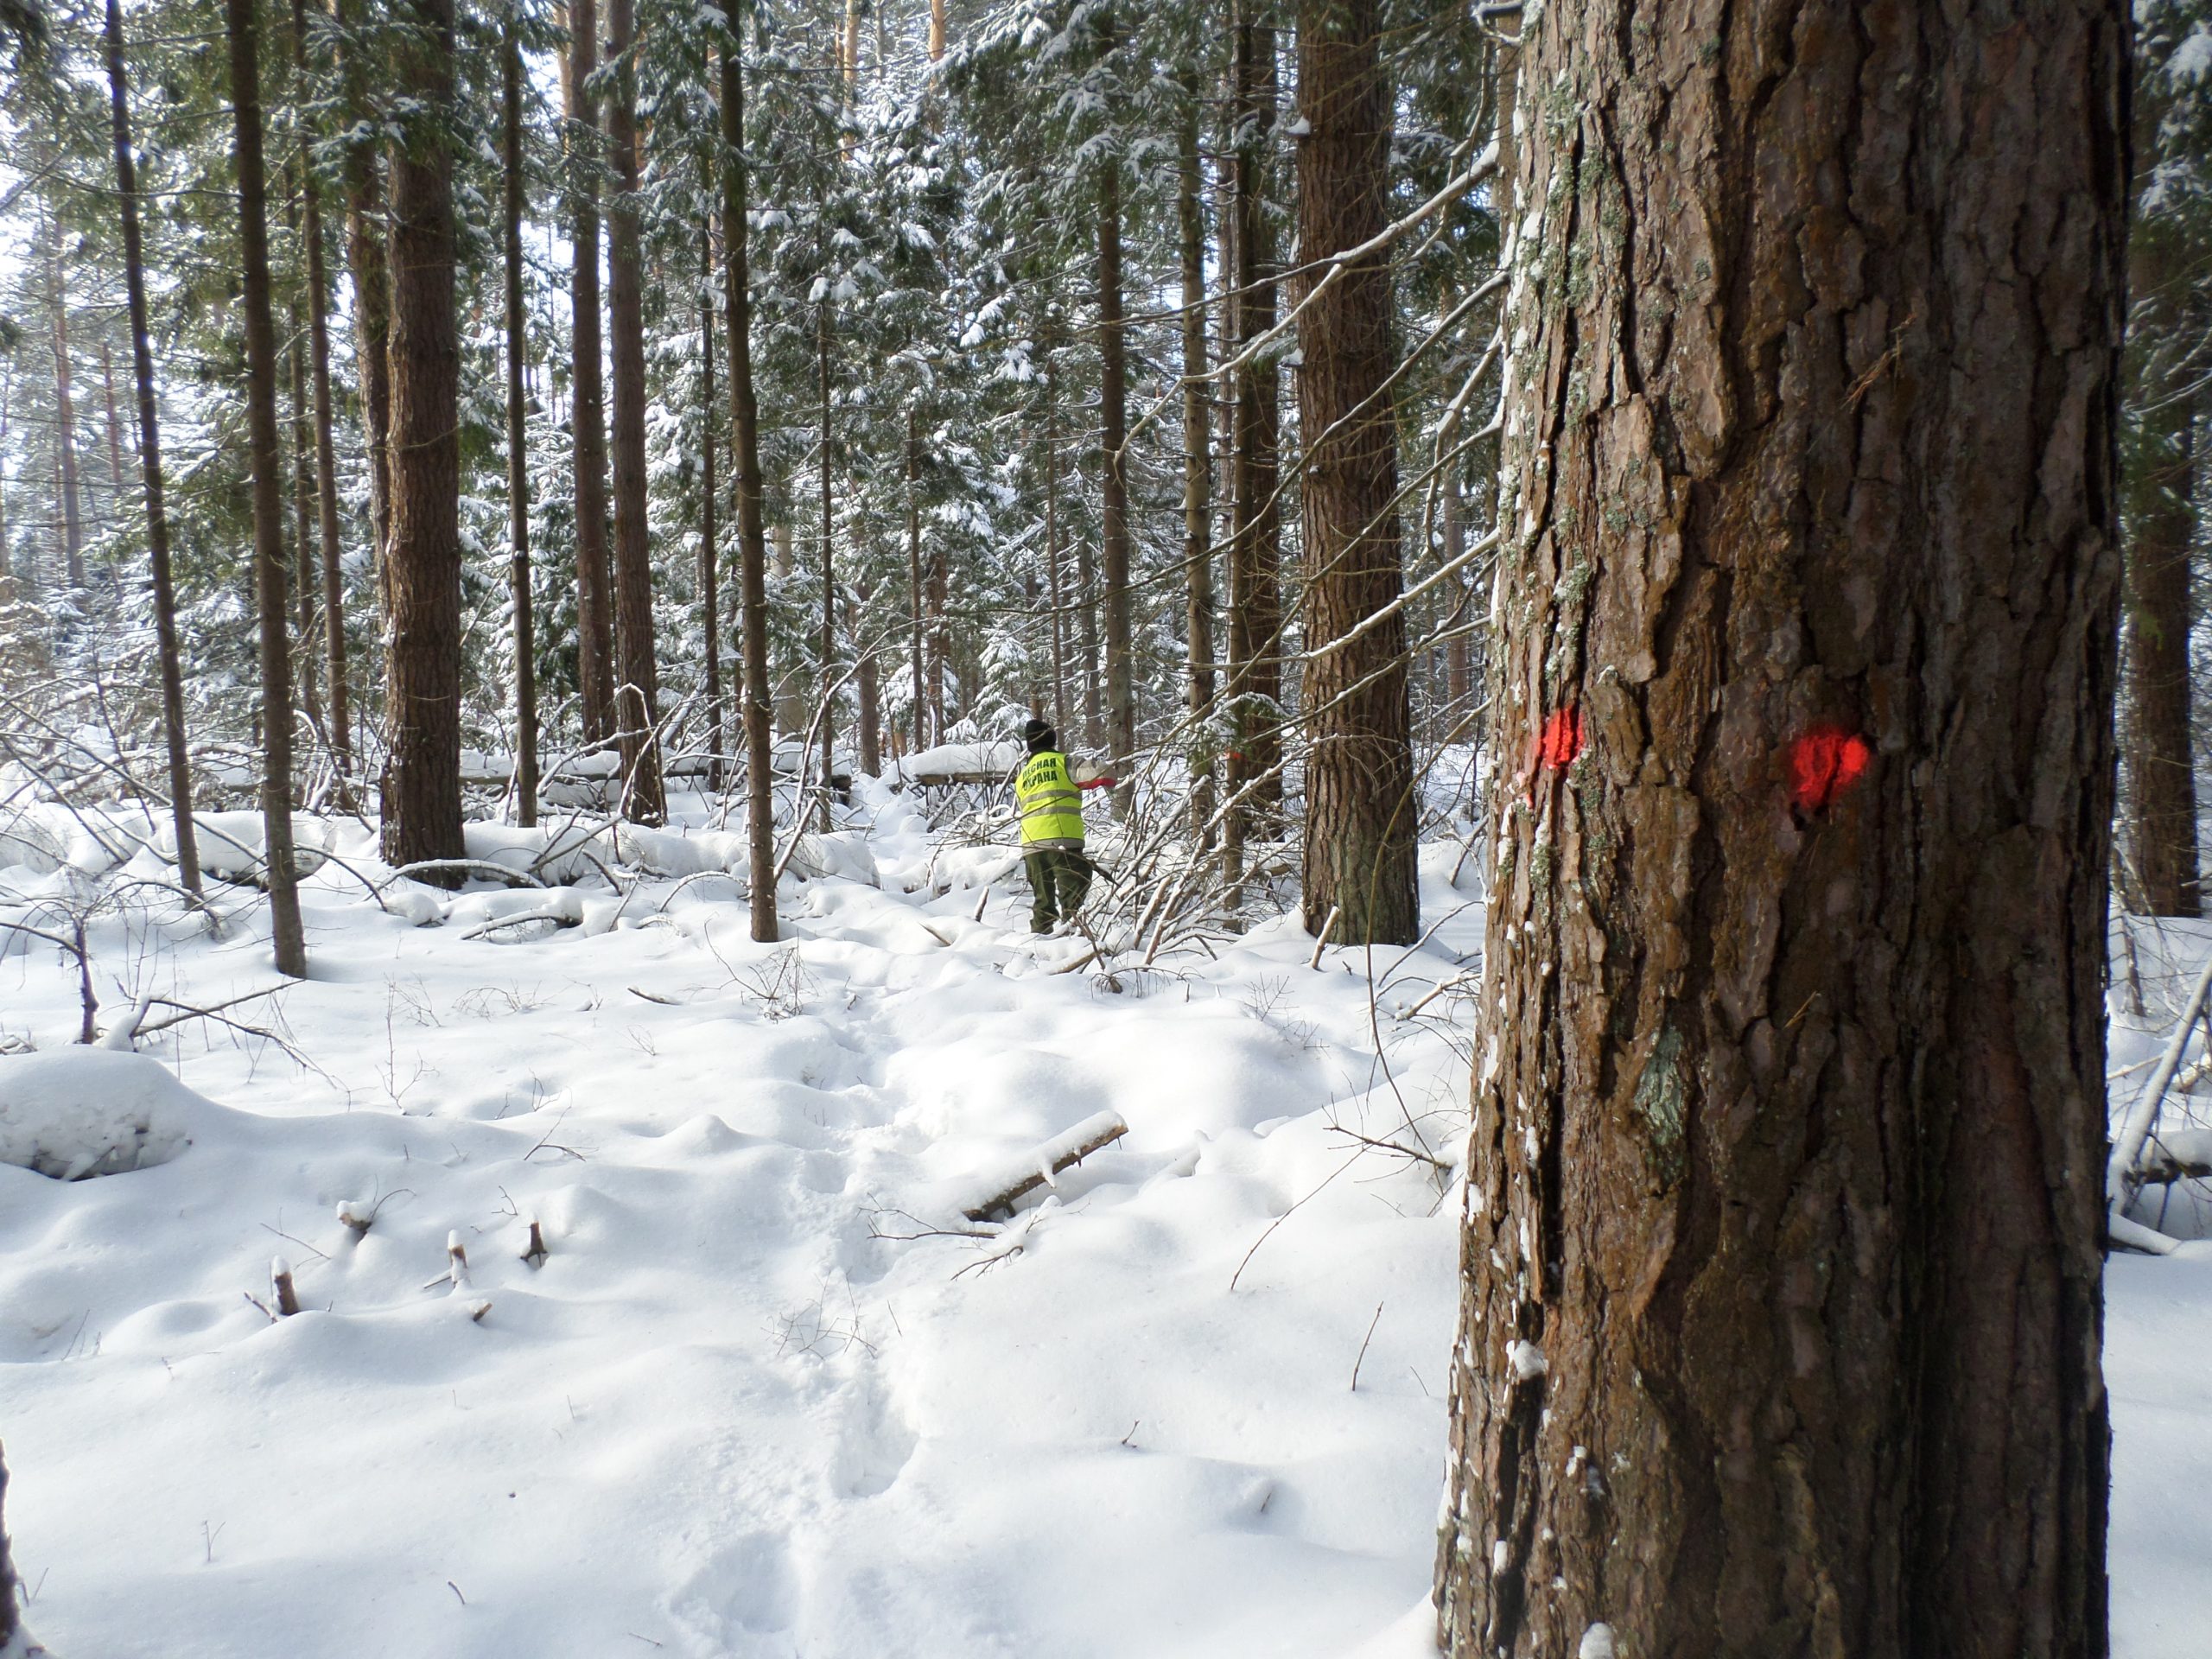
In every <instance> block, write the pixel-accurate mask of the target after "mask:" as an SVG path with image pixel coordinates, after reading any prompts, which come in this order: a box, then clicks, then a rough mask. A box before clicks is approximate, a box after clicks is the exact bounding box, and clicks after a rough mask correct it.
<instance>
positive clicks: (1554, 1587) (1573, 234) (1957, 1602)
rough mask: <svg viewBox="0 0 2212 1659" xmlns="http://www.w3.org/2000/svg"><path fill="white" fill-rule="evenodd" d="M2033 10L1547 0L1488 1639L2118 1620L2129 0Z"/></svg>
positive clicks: (2071, 1641)
mask: <svg viewBox="0 0 2212 1659" xmlns="http://www.w3.org/2000/svg"><path fill="white" fill-rule="evenodd" d="M1992 10H1994V9H1975V8H1970V7H1967V8H1954V9H1953V10H1952V11H1951V12H1949V13H1948V14H1947V15H1946V17H1945V19H1944V21H1943V22H1942V25H1941V26H1940V27H1939V26H1938V25H1937V23H1936V22H1935V21H1934V20H1933V17H1932V14H1923V12H1922V11H1921V10H1918V9H1916V8H1910V7H1905V8H1896V9H1889V10H1884V9H1880V8H1847V7H1844V6H1840V5H1834V4H1822V5H1815V6H1812V7H1805V6H1802V5H1791V6H1789V7H1784V6H1782V5H1780V4H1778V3H1765V0H1763V3H1757V4H1752V5H1749V6H1737V7H1733V8H1730V7H1726V6H1722V5H1720V4H1718V3H1707V4H1702V5H1700V6H1699V7H1697V8H1695V9H1694V14H1693V15H1687V16H1683V17H1682V18H1681V19H1680V20H1678V21H1677V22H1674V23H1672V24H1670V25H1669V27H1667V28H1664V29H1650V28H1649V27H1646V26H1645V24H1646V19H1645V16H1644V13H1645V9H1644V8H1643V7H1642V6H1640V5H1638V4H1637V3H1635V0H1590V3H1586V4H1583V5H1580V6H1573V7H1554V8H1548V9H1547V10H1546V11H1545V12H1544V13H1543V15H1542V16H1541V18H1539V19H1532V21H1531V22H1530V24H1529V29H1528V31H1527V35H1526V38H1525V43H1524V48H1523V58H1524V69H1525V78H1524V82H1523V87H1524V96H1523V98H1522V110H1523V111H1524V115H1526V116H1527V117H1528V118H1527V119H1525V120H1524V121H1523V123H1522V150H1521V154H1520V156H1519V157H1518V163H1517V166H1518V174H1519V177H1518V181H1517V192H1516V194H1517V196H1518V199H1519V200H1521V201H1522V202H1523V203H1526V204H1528V205H1529V208H1530V209H1531V210H1532V211H1531V213H1530V219H1529V222H1528V223H1527V225H1526V226H1525V230H1526V233H1527V234H1528V236H1529V242H1527V243H1526V244H1524V245H1522V248H1521V249H1520V250H1519V252H1518V256H1517V257H1518V262H1519V265H1520V270H1521V271H1522V277H1521V279H1520V281H1519V282H1517V283H1516V290H1515V301H1514V313H1515V314H1514V315H1512V316H1511V317H1510V319H1509V337H1510V338H1512V339H1515V340H1522V341H1525V342H1527V344H1526V346H1525V347H1524V348H1523V349H1522V350H1520V351H1519V352H1518V353H1516V375H1515V378H1514V381H1513V383H1512V384H1511V385H1510V387H1509V389H1508V392H1507V397H1508V399H1509V408H1508V411H1507V420H1506V426H1505V429H1506V431H1507V432H1508V433H1509V434H1510V438H1509V440H1508V454H1507V463H1508V472H1507V480H1508V484H1507V489H1508V493H1507V494H1506V495H1505V497H1504V498H1503V499H1502V501H1501V503H1500V507H1499V517H1500V521H1501V522H1503V523H1505V524H1510V525H1512V526H1514V527H1515V528H1516V534H1515V536H1514V537H1512V538H1511V539H1510V540H1509V541H1508V542H1507V543H1505V544H1504V546H1503V549H1502V550H1501V552H1500V567H1501V568H1500V586H1499V591H1498V595H1497V614H1498V616H1499V617H1500V618H1501V619H1502V623H1503V627H1502V637H1501V639H1499V641H1498V644H1497V647H1496V655H1495V659H1494V662H1495V665H1494V668H1493V671H1492V696H1493V702H1492V708H1493V710H1494V713H1493V716H1492V718H1493V721H1494V722H1495V724H1494V726H1493V728H1492V729H1493V731H1494V733H1495V738H1494V742H1495V745H1496V753H1497V755H1498V757H1499V766H1498V771H1497V775H1496V781H1495V783H1494V784H1493V785H1492V794H1491V810H1492V812H1493V813H1494V814H1495V820H1494V825H1493V840H1492V847H1493V852H1494V859H1495V877H1494V882H1493V892H1492V897H1491V911H1490V921H1489V934H1488V941H1487V969H1488V971H1487V978H1486V983H1485V988H1484V997H1483V1000H1482V1010H1481V1014H1480V1020H1481V1029H1480V1031H1479V1033H1478V1036H1477V1043H1476V1052H1477V1053H1478V1055H1479V1056H1480V1057H1481V1058H1480V1061H1479V1064H1478V1069H1477V1080H1476V1085H1475V1090H1474V1101H1473V1108H1474V1131H1473V1137H1472V1143H1471V1148H1470V1153H1469V1160H1468V1180H1467V1188H1466V1208H1465V1243H1464V1251H1463V1255H1462V1258H1461V1259H1462V1263H1463V1273H1464V1286H1463V1288H1464V1299H1463V1303H1462V1309H1463V1312H1462V1323H1461V1331H1460V1340H1459V1343H1458V1344H1456V1345H1455V1350H1454V1352H1455V1363H1454V1367H1453V1376H1452V1449H1453V1456H1452V1469H1451V1492H1450V1498H1449V1503H1448V1505H1447V1510H1446V1522H1445V1527H1444V1530H1443V1536H1442V1540H1441V1548H1440V1557H1439V1582H1438V1592H1439V1599H1440V1616H1441V1625H1442V1634H1443V1635H1444V1637H1446V1642H1447V1644H1448V1645H1449V1647H1450V1648H1451V1650H1452V1652H1453V1653H1455V1654H1462V1655H1470V1656H1471V1655H1478V1654H1479V1655H1482V1656H1484V1659H1488V1656H1491V1655H1494V1654H1497V1653H1505V1654H1510V1655H1514V1656H1521V1655H1530V1656H1535V1655H1541V1656H1558V1659H1570V1656H1574V1655H1576V1654H1577V1653H1578V1652H1580V1653H1581V1654H1584V1655H1587V1654H1589V1653H1591V1652H1592V1651H1593V1649H1597V1650H1603V1651H1607V1652H1613V1653H1619V1654H1624V1655H1635V1656H1637V1659H1644V1656H1651V1659H1659V1656H1679V1659H1691V1656H1696V1659H1707V1656H1732V1655H1746V1656H1748V1655H1754V1654H1757V1655H1783V1654H1786V1655H1808V1656H1812V1655H1819V1656H1827V1655H1834V1656H1846V1655H1849V1656H1862V1655H1863V1656H1870V1659H1873V1656H1885V1659H1886V1656H1905V1655H1913V1656H1931V1659H1932V1656H1937V1655H1941V1656H1943V1659H2000V1656H2001V1659H2059V1656H2065V1659H2078V1656H2097V1655H2101V1653H2103V1652H2104V1651H2105V1646H2106V1639H2105V1574H2104V1541H2105V1505H2106V1490H2107V1473H2106V1471H2107V1427H2106V1415H2105V1403H2104V1395H2103V1389H2102V1385H2101V1377H2100V1375H2099V1364H2098V1341H2099V1332H2100V1325H2101V1300H2100V1289H2099V1283H2100V1279H2099V1273H2100V1265H2101V1264H2100V1255H2099V1251H2100V1230H2101V1209H2102V1205H2101V1187H2102V1172H2103V1167H2104V1159H2103V1145H2104V1128H2105V1120H2104V1107H2103V1100H2104V1069H2105V1068H2104V1034H2103V1023H2104V1022H2103V1007H2102V1001H2101V993H2102V989H2103V982H2104V927H2105V903H2106V856H2107V850H2108V849H2107V835H2108V830H2107V826H2108V823H2109V820H2110V811H2111V804H2112V782H2111V779H2112V767H2113V749H2112V698H2113V677H2114V653H2115V645H2114V639H2115V630H2114V618H2115V607H2116V601H2117V597H2118V588H2119V576H2120V571H2119V560H2118V556H2117V551H2116V546H2115V539H2114V525H2113V504H2114V498H2115V492H2116V488H2117V480H2116V478H2115V476H2114V470H2115V465H2114V446H2113V423H2114V410H2115V389H2116V385H2117V363H2116V352H2115V346H2116V342H2117V339H2118V334H2119V327H2120V321H2119V320H2120V296H2121V270H2122V264H2121V245H2122V239H2123V230H2124V220H2125V201H2126V173H2125V164H2126V151H2127V134H2126V130H2125V127H2124V125H2123V124H2122V117H2123V114H2124V111H2125V108H2126V95H2125V75H2126V52H2127V44H2126V42H2127V22H2126V15H2125V13H2124V11H2123V10H2122V8H2121V7H2120V4H2119V3H2118V0H2026V3H2024V4H2021V5H2019V6H2016V7H2012V8H2009V9H2007V10H2005V15H2004V16H2002V17H1993V16H1991V15H1990V12H1991V11H1992ZM1598 1624H1605V1625H1606V1626H1608V1627H1609V1630H1610V1633H1611V1641H1610V1643H1598V1642H1593V1641H1592V1638H1591V1637H1589V1632H1590V1631H1591V1630H1592V1626H1594V1625H1598Z"/></svg>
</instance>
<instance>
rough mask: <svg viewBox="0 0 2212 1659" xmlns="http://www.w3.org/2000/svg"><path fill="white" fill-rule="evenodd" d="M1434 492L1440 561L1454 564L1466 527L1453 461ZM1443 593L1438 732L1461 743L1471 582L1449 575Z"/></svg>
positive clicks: (1467, 695) (1469, 693) (1470, 657)
mask: <svg viewBox="0 0 2212 1659" xmlns="http://www.w3.org/2000/svg"><path fill="white" fill-rule="evenodd" d="M1437 493H1438V494H1439V495H1440V497H1442V498H1443V499H1442V501H1441V503H1440V505H1439V507H1438V509H1437V518H1438V520H1439V524H1438V529H1439V531H1440V532H1441V535H1442V538H1443V543H1444V564H1445V567H1446V569H1450V568H1451V567H1452V565H1454V564H1457V563H1459V559H1460V557H1461V556H1462V555H1464V554H1465V552H1466V550H1467V531H1466V524H1465V521H1464V520H1463V519H1462V518H1461V517H1460V508H1459V466H1458V464H1457V463H1456V462H1448V461H1447V462H1446V463H1445V467H1444V474H1443V476H1442V477H1441V478H1440V480H1438V481H1437ZM1446 593H1447V594H1449V595H1450V597H1451V600H1452V609H1451V612H1450V613H1449V614H1447V615H1446V618H1445V622H1444V625H1445V626H1446V629H1447V630H1449V632H1447V633H1446V636H1445V639H1444V715H1445V718H1444V722H1443V726H1444V729H1443V730H1442V731H1441V732H1440V733H1439V734H1438V736H1439V737H1440V738H1441V740H1442V741H1445V742H1446V743H1464V742H1465V741H1467V740H1468V736H1469V733H1468V731H1467V729H1466V728H1465V721H1466V719H1467V711H1468V709H1469V707H1470V705H1471V703H1472V702H1473V700H1474V694H1475V681H1474V642H1473V641H1472V640H1471V639H1470V638H1469V637H1468V632H1469V629H1470V627H1471V622H1472V618H1471V610H1472V608H1473V604H1474V584H1473V583H1472V582H1470V581H1469V580H1468V579H1467V577H1466V576H1465V575H1464V574H1462V575H1457V576H1454V577H1453V578H1452V582H1451V585H1450V587H1449V588H1446Z"/></svg>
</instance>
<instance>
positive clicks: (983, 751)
mask: <svg viewBox="0 0 2212 1659" xmlns="http://www.w3.org/2000/svg"><path fill="white" fill-rule="evenodd" d="M1020 764H1021V746H1020V744H1019V743H1008V742H1004V741H1001V742H996V743H939V744H938V745H937V746H936V747H933V748H927V749H919V750H917V751H916V752H915V753H912V754H910V755H908V756H907V757H906V759H905V760H901V761H899V776H900V777H902V778H907V779H914V780H917V781H920V782H927V781H929V780H931V779H944V778H989V779H1000V778H1003V777H1005V776H1006V775H1007V773H1008V772H1012V771H1013V770H1014V768H1015V767H1017V766H1020Z"/></svg>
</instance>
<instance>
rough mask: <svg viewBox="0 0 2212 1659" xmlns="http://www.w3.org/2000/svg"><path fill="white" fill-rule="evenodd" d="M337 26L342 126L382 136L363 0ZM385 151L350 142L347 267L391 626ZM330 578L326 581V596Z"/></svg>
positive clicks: (353, 0)
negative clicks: (362, 30) (362, 25)
mask: <svg viewBox="0 0 2212 1659" xmlns="http://www.w3.org/2000/svg"><path fill="white" fill-rule="evenodd" d="M330 3H331V16H332V19H333V21H334V22H335V23H336V24H337V31H338V39H339V48H338V49H339V81H340V94H341V96H342V98H343V99H344V109H343V113H342V119H343V120H344V122H345V124H346V131H347V133H348V134H349V135H359V133H361V132H363V131H374V130H376V121H375V118H374V116H373V114H372V111H371V109H370V105H369V96H368V86H369V80H370V76H371V74H372V73H373V70H372V65H371V63H370V61H369V59H370V56H371V54H370V52H369V50H368V48H367V47H366V46H365V43H364V42H363V41H362V39H361V38H360V35H359V33H358V25H359V11H358V10H357V9H356V8H357V6H358V4H359V0H330ZM378 155H379V147H378V143H377V142H374V141H364V140H362V139H361V138H359V137H358V136H349V137H348V138H347V140H346V165H345V180H346V264H347V266H348V267H349V268H350V270H352V272H353V367H354V378H355V381H356V383H357V387H358V390H359V395H360V399H361V432H362V435H363V437H364V439H365V442H366V444H367V448H368V452H369V534H370V537H371V539H372V541H373V542H374V543H375V546H374V548H373V552H374V554H375V563H376V575H377V605H378V610H379V612H380V613H381V614H380V616H379V618H378V620H379V621H380V622H382V623H383V624H384V625H385V626H386V627H389V626H390V625H391V593H390V591H389V589H390V583H389V582H388V581H387V580H386V577H387V572H386V569H385V563H386V558H387V555H388V550H390V548H391V353H390V351H389V350H388V345H389V340H390V334H391V265H390V261H389V259H388V258H387V257H386V245H385V234H386V232H385V202H384V185H383V179H382V170H381V168H380V166H379V164H378ZM328 580H329V578H328V576H327V575H325V577H324V582H325V584H326V591H327V583H328Z"/></svg>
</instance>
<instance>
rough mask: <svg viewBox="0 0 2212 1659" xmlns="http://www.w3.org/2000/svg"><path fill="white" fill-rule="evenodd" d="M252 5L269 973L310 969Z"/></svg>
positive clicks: (241, 21)
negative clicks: (296, 804) (298, 837)
mask: <svg viewBox="0 0 2212 1659" xmlns="http://www.w3.org/2000/svg"><path fill="white" fill-rule="evenodd" d="M254 10H255V6H254V0H225V4H224V20H225V23H226V33H227V34H228V35H229V45H230V68H231V107H232V133H233V137H232V151H233V154H234V155H235V156H236V157H237V160H238V252H239V259H240V264H241V265H242V267H243V269H242V270H241V272H240V275H241V277H242V278H243V287H244V289H245V293H244V304H245V356H246V429H247V433H248V439H249V442H250V443H251V450H252V473H253V567H254V587H255V589H256V594H257V601H258V609H259V612H260V622H261V743H262V773H261V822H262V831H263V846H264V854H265V856H264V861H263V862H264V874H265V875H266V876H267V878H268V882H269V909H270V942H271V944H272V945H273V947H274V950H275V954H276V965H277V972H278V973H280V974H285V975H289V976H291V977H292V978H295V979H298V978H302V977H303V976H305V975H306V973H307V970H308V951H307V938H306V935H305V934H304V933H303V932H302V930H301V926H300V893H299V874H298V867H297V864H296V861H295V860H294V858H293V855H292V661H291V649H290V641H289V639H287V638H286V635H285V614H284V612H285V606H284V500H283V479H282V475H281V473H280V463H279V461H278V457H277V332H276V327H275V322H274V320H273V318H272V317H271V315H270V303H269V220H268V181H267V175H266V173H265V172H264V166H263V161H262V137H261V42H260V38H259V35H258V32H257V25H256V23H255V20H254Z"/></svg>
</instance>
